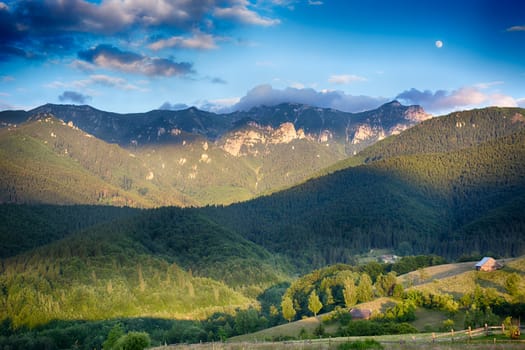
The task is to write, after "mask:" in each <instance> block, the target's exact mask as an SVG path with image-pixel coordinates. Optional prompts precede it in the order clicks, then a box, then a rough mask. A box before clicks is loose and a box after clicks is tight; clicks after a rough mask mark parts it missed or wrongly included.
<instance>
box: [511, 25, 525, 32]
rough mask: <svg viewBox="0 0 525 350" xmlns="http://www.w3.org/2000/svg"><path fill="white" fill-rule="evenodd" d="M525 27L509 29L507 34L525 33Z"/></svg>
mask: <svg viewBox="0 0 525 350" xmlns="http://www.w3.org/2000/svg"><path fill="white" fill-rule="evenodd" d="M524 31H525V26H513V27H510V28H507V32H524Z"/></svg>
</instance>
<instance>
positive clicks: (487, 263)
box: [476, 257, 502, 271]
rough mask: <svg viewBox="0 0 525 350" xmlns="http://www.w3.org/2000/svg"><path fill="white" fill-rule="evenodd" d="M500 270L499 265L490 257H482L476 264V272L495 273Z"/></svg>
mask: <svg viewBox="0 0 525 350" xmlns="http://www.w3.org/2000/svg"><path fill="white" fill-rule="evenodd" d="M501 268H502V266H501V264H499V263H498V262H497V261H496V260H495V259H494V258H491V257H484V258H483V259H481V260H480V261H479V262H478V263H477V264H476V270H478V271H496V270H497V269H501Z"/></svg>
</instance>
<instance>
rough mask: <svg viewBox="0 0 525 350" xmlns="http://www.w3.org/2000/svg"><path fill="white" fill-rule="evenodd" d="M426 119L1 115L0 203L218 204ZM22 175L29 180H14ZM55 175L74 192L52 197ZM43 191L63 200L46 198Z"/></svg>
mask: <svg viewBox="0 0 525 350" xmlns="http://www.w3.org/2000/svg"><path fill="white" fill-rule="evenodd" d="M428 117H429V115H428V114H426V113H425V112H424V111H423V109H422V108H421V107H418V106H410V107H406V106H402V105H401V104H399V103H398V102H397V101H394V102H391V103H389V104H386V105H384V106H381V107H380V108H378V109H376V110H373V111H368V112H362V113H354V114H352V113H344V112H340V111H336V110H333V109H322V108H316V107H311V106H306V105H298V104H281V105H278V106H274V107H264V106H263V107H257V108H254V109H252V110H250V111H247V112H235V113H231V114H224V115H219V114H214V113H208V112H204V111H200V110H198V109H196V108H189V109H186V110H183V111H164V110H156V111H151V112H148V113H138V114H116V113H109V112H104V111H99V110H96V109H94V108H92V107H90V106H74V105H51V104H48V105H45V106H41V107H38V108H36V109H34V110H31V111H28V112H23V111H16V112H9V111H4V112H0V123H1V124H2V125H4V128H0V153H1V152H4V153H5V154H6V156H5V157H4V158H5V159H4V161H3V162H0V163H1V164H0V165H2V166H1V167H0V171H3V172H4V173H5V176H4V178H3V179H2V182H0V185H2V186H3V188H4V190H0V192H1V193H0V199H1V200H2V201H7V202H17V203H18V202H21V203H28V202H30V203H33V202H37V203H39V202H43V203H49V202H50V199H51V198H61V200H60V201H58V200H57V201H53V200H51V203H55V204H59V203H62V204H63V203H77V202H79V203H83V204H98V203H105V204H112V205H133V206H146V207H149V206H158V205H191V206H193V205H206V204H228V203H232V202H236V201H241V200H247V199H250V198H253V197H254V196H257V195H260V194H262V193H269V192H273V191H276V190H278V189H282V188H286V187H290V186H293V185H295V184H297V183H300V182H302V181H304V180H306V179H308V178H309V177H311V176H313V175H314V174H316V173H317V172H318V171H319V170H321V169H324V168H326V167H328V166H331V165H333V164H335V163H336V162H338V161H340V160H342V159H345V158H347V157H348V156H351V155H353V154H355V153H357V152H359V151H361V150H362V149H364V148H365V147H367V146H368V145H371V144H373V143H374V142H376V141H378V140H381V139H383V138H385V137H387V136H389V135H392V134H395V133H398V132H399V131H400V130H404V129H406V128H409V127H411V126H413V125H415V124H416V123H418V122H419V121H420V120H422V119H426V118H428ZM23 121H26V122H25V123H20V122H23ZM28 140H31V144H29V143H28V142H27V141H28ZM35 157H37V158H38V161H39V162H42V161H43V164H42V165H39V167H40V168H38V169H37V168H36V167H30V164H35V160H36V158H35ZM79 165H80V166H81V167H79ZM28 167H29V168H31V169H32V170H30V171H22V170H21V169H26V170H27V168H28ZM57 167H59V168H57ZM13 169H20V171H19V172H18V173H15V172H14V170H13ZM43 169H45V171H44V170H43ZM66 169H75V170H74V172H73V173H72V172H71V171H70V170H68V171H66ZM44 172H45V173H47V176H43V175H42V174H43V173H44ZM60 173H63V174H67V173H68V174H69V175H68V178H75V179H77V180H75V181H77V183H79V184H80V183H82V186H80V187H81V188H82V190H79V191H76V192H75V191H73V188H70V189H69V190H67V191H65V190H61V189H60V188H61V187H60V184H61V183H63V181H64V180H63V176H58V175H57V177H56V178H55V177H54V175H53V174H60ZM20 174H25V175H20ZM83 178H84V179H86V180H85V181H82V179H83ZM88 178H89V180H87V179H88ZM50 181H52V182H53V184H54V185H53V186H50V185H49V183H50ZM48 187H49V191H48V192H46V193H44V192H43V191H42V190H41V189H42V188H48ZM77 187H78V186H77ZM52 191H58V192H64V193H61V195H60V196H52V195H51V192H52ZM77 192H78V193H77ZM73 193H76V194H75V196H74V198H73V197H72V194H73ZM85 194H88V195H87V196H86V195H85ZM79 198H80V199H79Z"/></svg>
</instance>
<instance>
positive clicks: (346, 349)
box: [337, 339, 383, 350]
mask: <svg viewBox="0 0 525 350" xmlns="http://www.w3.org/2000/svg"><path fill="white" fill-rule="evenodd" d="M337 349H338V350H350V349H359V350H360V349H383V345H381V343H378V342H377V341H375V340H373V339H366V340H363V341H361V340H357V341H354V342H349V343H343V344H341V345H339V346H338V347H337Z"/></svg>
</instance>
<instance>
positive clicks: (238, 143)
mask: <svg viewBox="0 0 525 350" xmlns="http://www.w3.org/2000/svg"><path fill="white" fill-rule="evenodd" d="M249 126H250V129H249V130H239V131H236V132H234V133H232V134H230V135H229V136H228V137H226V138H225V140H224V141H223V145H222V149H223V150H224V151H226V152H228V153H229V154H231V155H232V156H235V157H239V156H243V155H248V154H252V155H255V154H257V153H259V151H258V150H257V149H256V147H257V146H263V147H265V146H268V145H276V144H281V143H290V142H292V141H294V140H297V139H304V138H306V135H305V133H304V131H303V130H302V129H299V130H296V129H295V126H294V125H293V123H289V122H287V123H283V124H281V125H280V126H279V127H278V128H276V129H274V128H272V127H270V126H268V127H262V126H260V125H258V124H256V123H250V124H249Z"/></svg>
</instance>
